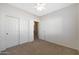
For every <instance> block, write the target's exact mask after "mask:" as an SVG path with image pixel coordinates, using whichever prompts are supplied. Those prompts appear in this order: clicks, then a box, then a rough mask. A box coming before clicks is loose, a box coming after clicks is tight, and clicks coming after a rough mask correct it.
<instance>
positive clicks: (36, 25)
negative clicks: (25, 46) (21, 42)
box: [34, 21, 39, 40]
mask: <svg viewBox="0 0 79 59" xmlns="http://www.w3.org/2000/svg"><path fill="white" fill-rule="evenodd" d="M38 25H39V22H37V21H34V40H37V39H39V36H38Z"/></svg>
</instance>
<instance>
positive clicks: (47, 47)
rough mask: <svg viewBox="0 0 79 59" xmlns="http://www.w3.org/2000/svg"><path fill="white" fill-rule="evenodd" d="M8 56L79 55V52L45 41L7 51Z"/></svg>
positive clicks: (25, 44) (30, 43) (36, 41)
mask: <svg viewBox="0 0 79 59" xmlns="http://www.w3.org/2000/svg"><path fill="white" fill-rule="evenodd" d="M5 52H8V53H7V54H8V55H77V54H78V51H77V50H74V49H71V48H67V47H64V46H60V45H57V44H53V43H49V42H47V41H44V40H35V41H33V42H29V43H24V44H22V45H19V46H15V47H12V48H8V49H7V50H5Z"/></svg>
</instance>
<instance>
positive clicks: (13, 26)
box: [0, 14, 34, 51]
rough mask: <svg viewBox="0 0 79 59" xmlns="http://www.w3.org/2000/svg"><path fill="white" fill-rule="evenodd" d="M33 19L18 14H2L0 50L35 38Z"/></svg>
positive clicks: (0, 18)
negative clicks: (23, 17) (17, 15)
mask: <svg viewBox="0 0 79 59" xmlns="http://www.w3.org/2000/svg"><path fill="white" fill-rule="evenodd" d="M33 27H34V24H33V21H32V20H28V19H27V18H26V19H22V18H20V17H16V16H9V15H4V14H3V15H2V16H0V51H3V50H5V49H7V48H10V47H13V46H16V45H19V44H23V43H26V42H31V41H33V40H34V38H33V37H34V35H33Z"/></svg>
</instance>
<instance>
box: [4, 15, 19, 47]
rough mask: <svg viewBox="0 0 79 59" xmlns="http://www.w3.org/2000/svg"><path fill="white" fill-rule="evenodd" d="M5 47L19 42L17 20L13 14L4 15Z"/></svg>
mask: <svg viewBox="0 0 79 59" xmlns="http://www.w3.org/2000/svg"><path fill="white" fill-rule="evenodd" d="M5 20H6V22H5V23H6V25H5V26H6V27H5V30H6V31H5V32H6V33H5V34H6V40H5V41H6V48H9V47H12V46H15V45H18V44H19V20H18V18H16V17H13V16H6V18H5Z"/></svg>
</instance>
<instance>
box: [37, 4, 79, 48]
mask: <svg viewBox="0 0 79 59" xmlns="http://www.w3.org/2000/svg"><path fill="white" fill-rule="evenodd" d="M39 37H40V39H43V40H47V41H49V42H53V43H57V44H60V45H63V46H67V47H71V48H74V49H78V50H79V48H78V45H77V6H76V4H74V5H71V6H69V7H66V8H63V9H61V10H58V11H55V12H53V13H50V14H47V15H45V16H42V17H40V25H39Z"/></svg>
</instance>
